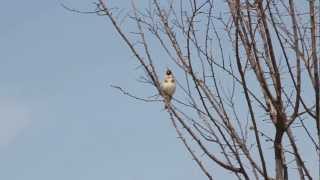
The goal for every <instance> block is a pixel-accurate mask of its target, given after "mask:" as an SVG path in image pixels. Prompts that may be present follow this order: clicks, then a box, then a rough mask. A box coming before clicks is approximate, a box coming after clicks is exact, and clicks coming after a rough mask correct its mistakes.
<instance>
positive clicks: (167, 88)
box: [161, 69, 176, 108]
mask: <svg viewBox="0 0 320 180" xmlns="http://www.w3.org/2000/svg"><path fill="white" fill-rule="evenodd" d="M161 89H162V93H163V97H164V100H165V104H166V105H165V107H164V108H167V105H168V104H169V103H170V101H171V99H172V96H173V94H174V92H175V91H176V81H175V79H174V76H173V74H172V72H171V70H170V69H167V71H166V74H165V75H164V79H163V81H162V83H161Z"/></svg>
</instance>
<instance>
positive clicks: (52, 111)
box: [0, 0, 315, 180]
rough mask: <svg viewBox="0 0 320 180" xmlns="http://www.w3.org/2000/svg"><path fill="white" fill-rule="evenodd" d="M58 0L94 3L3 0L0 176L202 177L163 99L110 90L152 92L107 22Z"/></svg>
mask: <svg viewBox="0 0 320 180" xmlns="http://www.w3.org/2000/svg"><path fill="white" fill-rule="evenodd" d="M114 1H115V2H116V0H114ZM143 1H148V0H143ZM143 1H139V3H140V4H143ZM60 2H64V3H65V4H66V5H69V6H71V7H74V8H78V9H80V10H91V9H93V8H94V5H93V4H92V2H93V1H90V0H64V1H63V0H60V1H58V0H30V1H19V2H18V1H10V0H8V1H3V2H2V3H1V6H0V52H1V53H0V179H3V180H89V179H90V180H91V179H92V180H100V179H101V180H102V179H103V180H180V179H183V180H194V179H197V180H201V179H207V178H206V177H205V176H204V175H203V174H202V172H201V171H200V169H199V168H198V166H197V165H196V164H195V162H193V160H192V158H191V156H190V155H189V154H188V153H187V151H186V149H185V148H184V146H183V145H182V143H181V142H180V140H179V139H178V138H177V135H176V133H175V130H174V129H173V127H172V125H171V122H170V119H169V117H168V114H167V113H166V112H165V111H164V110H163V104H161V103H144V102H139V101H136V100H134V99H131V98H129V97H126V96H123V95H122V94H121V93H119V92H118V91H117V90H115V89H113V88H111V87H110V85H112V84H114V85H119V86H121V87H123V88H125V89H128V90H129V91H131V92H133V93H136V94H137V95H154V93H155V90H154V89H152V88H150V87H149V86H146V85H145V84H141V83H139V82H138V81H137V79H138V78H139V77H140V76H141V75H143V72H142V71H141V69H138V68H137V67H138V65H139V64H138V63H137V62H136V60H135V59H134V57H133V55H132V54H131V52H130V51H129V50H128V48H127V46H126V45H125V44H124V42H123V41H122V40H121V39H120V38H119V36H118V34H117V33H116V32H115V30H114V29H113V27H112V26H111V24H110V22H109V21H108V19H107V18H106V17H99V16H96V15H83V14H76V13H71V12H68V11H66V10H65V9H63V8H62V7H61V6H60ZM128 2H129V1H126V0H123V1H117V5H119V6H121V7H128V6H129V5H130V3H128ZM138 8H139V4H138ZM157 56H161V54H160V52H159V54H157ZM163 66H164V67H165V66H167V64H164V65H163ZM177 91H178V92H179V89H177ZM301 151H305V152H308V149H307V148H306V149H301ZM209 170H210V172H212V173H213V177H214V178H215V179H219V178H222V176H221V172H219V171H217V170H216V169H214V168H211V169H209ZM312 171H315V170H314V169H313V170H312ZM223 177H225V176H223Z"/></svg>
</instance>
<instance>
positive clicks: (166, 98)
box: [164, 95, 172, 109]
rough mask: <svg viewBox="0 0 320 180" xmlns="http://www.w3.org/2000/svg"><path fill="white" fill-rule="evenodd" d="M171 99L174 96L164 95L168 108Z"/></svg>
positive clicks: (166, 107) (165, 106) (165, 105)
mask: <svg viewBox="0 0 320 180" xmlns="http://www.w3.org/2000/svg"><path fill="white" fill-rule="evenodd" d="M171 99H172V97H171V96H169V95H165V96H164V108H165V109H168V107H169V105H170V101H171Z"/></svg>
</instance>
